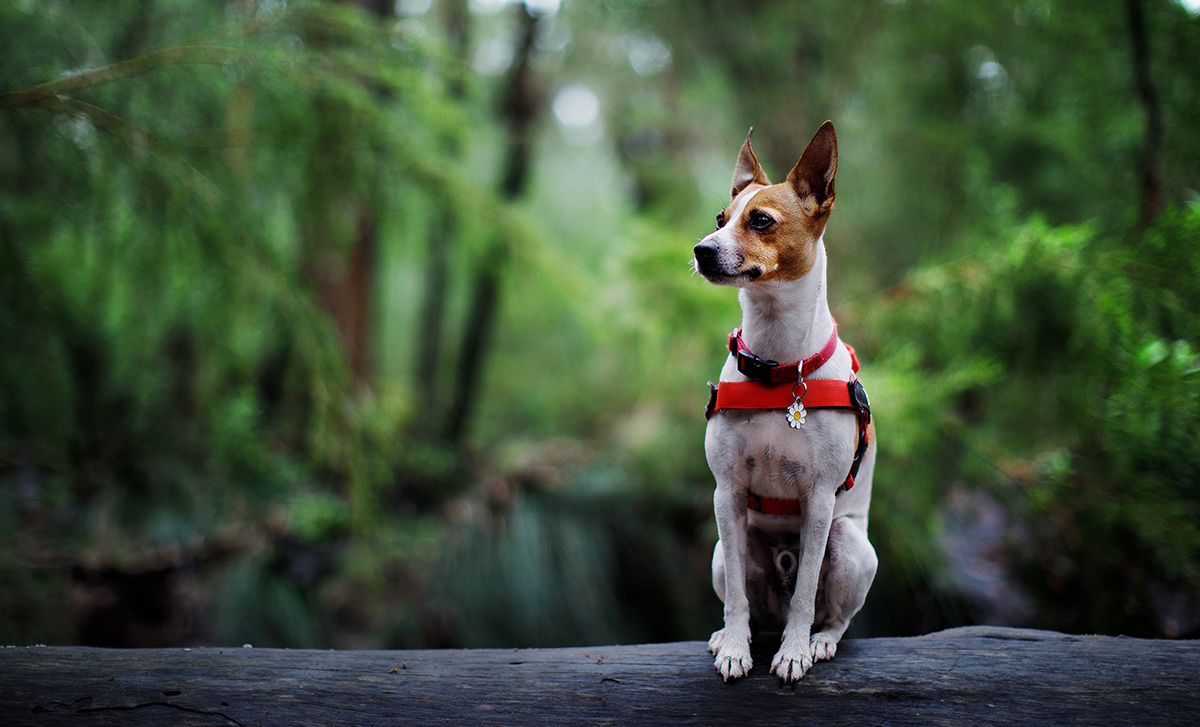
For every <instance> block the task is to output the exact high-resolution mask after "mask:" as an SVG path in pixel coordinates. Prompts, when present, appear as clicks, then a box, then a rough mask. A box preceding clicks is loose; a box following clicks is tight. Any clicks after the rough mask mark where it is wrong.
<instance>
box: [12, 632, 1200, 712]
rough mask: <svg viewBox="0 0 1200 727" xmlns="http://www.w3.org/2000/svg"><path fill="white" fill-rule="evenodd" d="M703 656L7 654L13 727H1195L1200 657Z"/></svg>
mask: <svg viewBox="0 0 1200 727" xmlns="http://www.w3.org/2000/svg"><path fill="white" fill-rule="evenodd" d="M776 644H777V642H776V643H759V644H756V645H755V649H754V657H755V664H756V666H755V668H754V671H753V672H752V673H751V675H750V676H749V677H748V678H746V679H742V680H739V681H736V682H733V683H731V684H724V683H722V682H721V680H720V678H719V677H718V676H717V673H716V671H715V670H714V669H713V666H712V658H711V657H710V656H709V655H708V654H707V653H706V651H705V648H704V644H702V643H700V642H683V643H674V644H648V645H641V646H604V647H590V648H569V649H521V650H512V649H488V650H471V651H290V650H281V649H247V648H204V649H199V648H197V649H191V650H185V649H142V650H128V651H123V650H114V649H90V648H83V647H49V648H47V647H17V648H4V649H0V725H5V726H8V725H172V727H176V726H179V727H182V726H184V725H317V726H320V727H329V726H331V725H354V726H355V727H365V726H367V725H436V724H451V725H521V726H522V727H529V726H530V725H540V724H570V725H596V724H646V725H675V724H722V723H725V724H737V725H746V724H771V725H788V724H821V725H852V726H854V727H858V726H859V725H917V724H922V725H928V724H931V725H979V724H982V725H991V724H997V725H1006V726H1008V725H1060V724H1061V725H1068V724H1069V725H1079V724H1085V725H1104V726H1105V727H1111V726H1113V725H1125V724H1128V725H1198V724H1200V642H1198V641H1147V640H1140V639H1129V638H1114V637H1102V636H1066V635H1063V634H1059V633H1053V632H1046V631H1028V630H1018V629H1001V628H991V627H971V628H962V629H953V630H950V631H943V632H940V633H936V634H932V635H929V636H920V637H915V638H880V639H862V640H848V641H843V642H842V644H841V647H840V648H839V651H838V655H837V657H836V658H835V659H834V660H833V661H832V662H823V663H820V664H817V665H816V666H815V667H814V668H813V669H812V671H811V672H809V674H808V676H807V677H805V678H804V680H803V681H801V682H800V683H799V684H798V685H796V686H795V688H781V687H780V686H779V682H778V681H777V680H776V679H775V678H774V677H771V676H770V675H768V674H767V665H768V664H769V663H770V658H771V652H772V649H773V648H774V646H775V645H776Z"/></svg>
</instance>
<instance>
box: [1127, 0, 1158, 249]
mask: <svg viewBox="0 0 1200 727" xmlns="http://www.w3.org/2000/svg"><path fill="white" fill-rule="evenodd" d="M1125 9H1126V11H1127V17H1128V20H1129V35H1130V40H1131V45H1132V49H1133V81H1134V86H1135V88H1136V89H1137V96H1138V101H1139V103H1141V105H1142V113H1143V114H1144V116H1145V134H1144V136H1143V139H1142V149H1141V156H1140V158H1139V160H1138V181H1139V184H1140V186H1141V210H1140V216H1139V220H1140V223H1141V225H1142V226H1143V227H1145V226H1146V225H1149V224H1150V223H1151V222H1152V221H1153V220H1154V217H1155V216H1156V215H1157V214H1158V213H1159V212H1160V211H1162V207H1163V193H1162V177H1161V176H1160V174H1159V168H1158V156H1159V151H1160V148H1161V146H1162V133H1163V123H1162V107H1161V106H1160V105H1159V101H1158V88H1157V87H1156V85H1155V83H1154V74H1153V72H1152V70H1151V67H1150V35H1149V33H1148V31H1147V30H1146V14H1145V7H1144V5H1143V0H1125Z"/></svg>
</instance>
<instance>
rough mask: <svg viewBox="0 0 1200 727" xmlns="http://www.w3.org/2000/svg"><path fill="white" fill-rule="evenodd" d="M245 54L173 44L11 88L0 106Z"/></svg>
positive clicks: (226, 60)
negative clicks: (168, 68)
mask: <svg viewBox="0 0 1200 727" xmlns="http://www.w3.org/2000/svg"><path fill="white" fill-rule="evenodd" d="M250 58H251V56H250V54H249V53H247V52H245V51H242V50H238V49H237V48H222V47H217V46H194V45H192V46H189V45H184V46H177V47H174V48H163V49H162V50H156V51H153V52H151V53H146V54H145V55H141V56H138V57H137V58H132V59H130V60H127V61H121V62H120V63H113V64H112V65H108V66H102V67H100V68H92V69H89V70H86V71H80V72H79V73H72V74H71V75H69V76H64V77H62V78H57V79H55V80H53V81H47V82H46V83H42V84H39V85H37V86H34V87H33V88H29V89H26V90H24V91H13V92H11V93H6V94H2V95H0V106H9V107H12V106H33V105H38V104H41V103H44V102H46V101H49V100H52V99H54V98H56V97H59V96H65V95H67V94H70V93H73V92H75V91H78V90H80V89H83V88H90V87H92V86H99V85H100V84H102V83H108V82H110V81H116V80H118V79H121V78H128V77H129V76H135V75H138V74H140V73H146V72H147V71H152V70H154V69H156V68H159V67H161V66H166V65H173V64H177V63H211V64H215V65H223V64H225V63H229V62H231V61H235V60H247V59H250Z"/></svg>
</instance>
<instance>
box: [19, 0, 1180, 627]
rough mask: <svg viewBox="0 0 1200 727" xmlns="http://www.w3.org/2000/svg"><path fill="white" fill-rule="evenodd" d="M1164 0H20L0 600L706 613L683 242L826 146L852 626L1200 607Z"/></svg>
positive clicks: (693, 342) (620, 615) (1173, 80)
mask: <svg viewBox="0 0 1200 727" xmlns="http://www.w3.org/2000/svg"><path fill="white" fill-rule="evenodd" d="M1198 13H1200V8H1198V7H1197V6H1196V4H1195V2H1194V0H1183V2H1182V3H1181V2H1179V1H1177V0H1121V1H1118V0H1088V1H1086V2H1085V1H1083V0H1060V1H1051V0H1020V1H1014V0H980V1H978V2H972V3H954V2H941V1H937V0H907V1H906V0H882V1H881V0H836V1H834V0H809V1H805V2H798V1H794V0H750V1H743V0H737V1H735V0H699V1H685V0H563V2H561V4H560V3H559V2H558V0H538V1H537V2H533V0H528V2H526V3H524V4H520V3H509V2H504V0H471V1H470V2H468V1H467V0H396V1H395V2H394V3H393V2H392V1H391V0H381V1H379V2H369V1H367V0H363V1H362V2H358V3H335V2H327V1H326V2H320V1H316V0H313V1H311V2H301V1H299V0H229V1H224V0H222V1H218V0H123V1H120V2H106V3H85V2H78V1H72V0H46V1H42V0H5V2H4V3H3V4H0V16H2V19H0V37H2V39H3V45H4V49H3V51H0V643H21V644H24V643H75V644H91V645H99V646H162V645H187V644H214V645H228V644H241V643H253V644H254V645H256V646H290V647H338V648H379V647H442V646H466V647H484V646H514V647H515V646H534V645H568V644H596V643H614V642H626V643H628V642H640V641H664V640H677V639H704V638H707V635H708V633H709V632H710V631H712V630H714V629H715V628H717V627H718V626H719V623H720V604H719V602H718V600H717V599H716V597H715V595H714V594H713V593H712V590H711V585H710V583H709V574H708V567H709V561H710V558H711V553H712V546H713V543H714V542H715V540H716V532H715V526H714V524H713V520H712V511H711V507H712V506H711V502H712V501H711V492H712V481H711V477H710V474H709V472H708V469H707V466H706V465H705V461H704V453H703V432H704V418H703V415H702V412H703V408H704V404H705V401H706V398H707V395H708V389H707V387H706V386H705V382H706V381H707V380H710V379H714V378H715V377H716V374H717V372H718V370H719V368H720V365H721V362H722V360H723V358H724V356H725V351H724V342H725V336H726V334H727V333H728V332H729V331H730V330H731V329H732V328H733V327H734V326H735V325H736V324H737V322H738V319H739V311H738V308H737V304H736V301H735V297H734V294H733V292H732V291H731V290H730V289H727V288H717V287H714V286H711V285H708V284H707V283H705V282H704V281H703V280H701V279H700V278H698V277H696V276H695V275H693V274H691V272H690V268H689V261H690V257H691V249H692V246H693V245H694V244H695V242H696V241H697V240H698V239H699V238H700V237H702V236H703V235H704V234H706V233H707V231H708V230H709V229H710V228H711V226H712V219H713V217H714V215H715V214H716V212H717V211H719V210H720V209H721V208H722V207H723V206H724V204H725V202H726V200H727V199H728V190H729V180H730V178H731V175H732V171H733V165H734V161H735V159H736V154H737V151H738V148H739V146H740V145H741V143H742V140H743V139H744V138H745V133H746V130H747V129H748V128H749V127H751V126H753V127H754V133H755V137H754V138H755V144H756V150H758V152H759V156H760V158H761V159H762V160H763V162H764V165H765V167H766V169H767V171H768V173H769V174H770V175H771V176H773V177H774V178H776V179H779V178H782V177H783V176H784V175H786V173H787V171H788V170H789V169H790V168H791V166H792V165H793V164H794V163H795V161H796V159H797V158H798V156H799V154H800V152H801V151H802V150H803V148H804V144H805V143H806V142H807V140H808V139H809V137H810V136H811V135H812V133H813V132H814V131H815V130H816V128H817V127H818V126H819V124H820V123H821V122H822V121H824V120H825V119H832V120H833V121H834V123H835V125H836V128H837V132H838V139H839V149H840V166H839V170H838V179H837V188H838V201H837V210H836V212H835V213H834V215H833V217H832V220H831V222H830V224H829V228H828V231H827V234H826V244H827V247H828V250H829V258H830V302H831V306H832V308H833V310H834V314H835V316H836V317H837V319H838V322H839V324H840V330H841V333H842V336H843V338H844V339H845V340H846V341H848V342H850V343H852V344H853V345H854V346H855V347H856V348H857V350H858V353H859V357H860V358H861V359H862V361H863V364H864V369H863V372H862V376H863V378H864V380H865V382H866V383H867V388H868V391H869V393H870V395H871V401H872V404H873V407H874V412H875V417H876V422H877V427H878V431H879V435H880V460H879V465H878V468H877V473H876V483H875V492H874V503H873V508H872V518H871V539H872V541H873V543H874V544H875V547H876V549H877V551H878V552H879V555H880V560H881V565H880V569H879V576H878V578H877V579H876V583H875V585H874V587H873V589H872V591H871V594H870V597H869V599H868V601H867V605H866V607H865V609H864V611H863V612H862V613H861V614H859V616H858V617H856V619H855V620H854V622H853V624H852V630H851V635H852V636H872V635H889V634H916V633H924V632H928V631H931V630H934V629H938V628H943V627H947V626H953V625H959V624H967V623H996V624H1010V625H1021V626H1032V627H1039V628H1051V629H1059V630H1064V631H1068V632H1088V633H1105V634H1118V633H1123V634H1129V635H1134V636H1152V637H1164V636H1169V637H1180V636H1191V637H1196V636H1197V635H1198V634H1200V488H1198V486H1197V485H1198V482H1197V477H1198V474H1200V441H1198V439H1197V435H1196V432H1197V427H1198V425H1200V321H1198V320H1197V319H1196V316H1195V312H1196V311H1197V303H1200V245H1198V244H1197V243H1200V192H1197V190H1200V61H1198V60H1197V59H1200V16H1198Z"/></svg>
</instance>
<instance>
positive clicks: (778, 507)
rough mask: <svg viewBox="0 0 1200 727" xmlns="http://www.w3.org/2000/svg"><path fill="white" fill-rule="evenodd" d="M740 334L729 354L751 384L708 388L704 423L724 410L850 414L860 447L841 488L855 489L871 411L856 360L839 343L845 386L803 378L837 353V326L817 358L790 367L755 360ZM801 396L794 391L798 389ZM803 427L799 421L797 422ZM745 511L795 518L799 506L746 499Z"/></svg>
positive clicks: (732, 339) (735, 333)
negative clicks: (845, 361) (846, 361)
mask: <svg viewBox="0 0 1200 727" xmlns="http://www.w3.org/2000/svg"><path fill="white" fill-rule="evenodd" d="M741 334H742V329H740V328H739V329H737V330H735V331H733V332H732V333H730V334H729V352H730V354H732V355H733V356H735V357H736V359H737V368H738V371H740V372H742V374H744V375H745V376H747V377H749V378H750V379H751V381H720V382H718V383H717V384H716V385H715V386H714V385H713V384H712V382H709V384H708V385H709V387H710V388H711V390H712V391H711V394H710V396H709V400H708V407H707V409H706V411H705V414H704V416H705V418H706V419H710V418H712V416H713V415H714V414H716V413H717V412H719V411H721V410H723V409H787V408H788V407H789V406H791V405H793V404H795V403H801V404H803V407H802V408H803V409H849V410H852V411H853V412H854V413H855V414H856V415H857V417H858V446H857V447H856V448H855V451H854V462H853V463H851V465H850V472H849V474H847V475H846V481H845V482H844V483H842V488H843V489H846V490H849V489H850V488H851V487H854V476H855V475H856V474H858V468H859V465H861V464H862V458H863V454H864V453H865V452H866V450H867V444H868V433H867V432H868V427H867V425H868V424H870V422H871V405H870V404H869V403H868V401H867V392H866V390H864V389H863V386H862V383H861V382H860V381H859V380H858V377H857V376H855V375H854V374H856V373H858V369H859V365H858V356H857V355H856V354H855V353H854V348H853V347H851V346H850V345H849V344H845V343H843V344H842V345H843V346H845V347H846V351H847V352H848V353H849V354H850V365H851V368H852V369H853V371H854V374H851V375H850V380H849V381H839V380H836V379H810V380H805V379H804V377H805V376H808V375H809V374H811V373H812V372H814V371H816V370H817V369H819V368H821V367H822V366H824V365H825V363H826V362H828V361H829V359H830V358H832V357H833V354H834V352H836V351H837V345H838V337H837V322H836V321H835V322H834V324H833V334H832V335H831V336H830V337H829V342H828V343H826V344H825V347H824V348H822V349H821V350H820V351H818V352H817V353H816V354H815V355H813V356H811V357H809V358H806V359H804V360H803V361H797V362H796V363H792V364H780V363H778V362H776V361H771V360H764V359H761V358H759V357H758V356H755V355H754V354H753V353H751V352H750V349H749V348H747V347H746V344H745V342H743V341H742V335H741ZM797 386H799V387H800V390H799V391H797V389H796V387H797ZM801 421H802V420H801ZM746 504H747V506H748V507H749V508H750V509H752V510H758V511H759V512H765V513H768V514H770V515H796V514H799V513H800V502H799V501H798V500H779V499H775V498H772V497H761V496H759V495H755V494H754V493H749V494H748V495H747V503H746Z"/></svg>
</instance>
